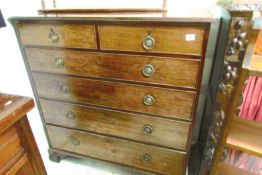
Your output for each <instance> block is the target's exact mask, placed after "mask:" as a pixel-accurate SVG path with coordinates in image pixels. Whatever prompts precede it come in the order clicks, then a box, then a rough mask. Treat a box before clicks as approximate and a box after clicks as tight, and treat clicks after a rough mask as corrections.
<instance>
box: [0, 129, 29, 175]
mask: <svg viewBox="0 0 262 175" xmlns="http://www.w3.org/2000/svg"><path fill="white" fill-rule="evenodd" d="M23 150H24V149H23V146H22V143H21V140H20V138H19V135H18V133H17V130H16V128H11V129H8V130H7V131H5V132H4V133H2V134H1V135H0V155H1V158H0V172H2V171H6V168H7V167H10V166H12V165H13V164H14V163H15V162H16V160H17V159H18V158H19V157H18V156H19V155H22V152H23Z"/></svg>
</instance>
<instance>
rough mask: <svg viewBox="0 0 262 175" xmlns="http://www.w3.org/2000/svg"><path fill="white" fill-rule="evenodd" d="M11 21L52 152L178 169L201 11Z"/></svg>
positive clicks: (203, 29) (200, 57)
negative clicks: (167, 16) (177, 15)
mask: <svg viewBox="0 0 262 175" xmlns="http://www.w3.org/2000/svg"><path fill="white" fill-rule="evenodd" d="M11 21H12V23H13V25H14V28H15V31H16V34H17V37H18V41H19V43H20V46H21V50H22V53H23V56H24V61H25V64H26V66H27V70H28V73H29V77H30V78H31V83H32V87H33V90H34V92H35V96H36V99H37V102H38V107H39V110H40V113H41V115H42V118H43V123H44V126H45V129H46V134H47V138H48V141H49V145H50V154H51V155H50V156H51V157H52V156H53V157H52V158H53V159H54V158H58V157H59V154H60V155H61V154H63V155H71V156H72V155H73V156H75V157H85V156H86V157H91V158H96V159H100V160H106V161H110V162H114V163H117V164H122V165H126V166H129V167H134V168H138V169H142V170H146V171H150V172H154V173H159V174H172V175H181V174H184V173H185V170H186V166H187V162H188V154H189V151H190V146H191V138H192V132H193V127H194V121H195V118H196V110H197V107H198V99H199V93H200V87H201V82H202V73H203V66H204V63H205V54H206V48H207V42H208V36H209V30H210V21H209V20H206V21H205V20H200V21H196V20H192V21H190V19H186V20H184V21H183V20H182V21H181V19H180V20H178V21H176V20H175V19H173V20H162V18H133V19H132V18H131V19H127V18H124V17H123V18H107V17H101V18H93V17H89V18H64V17H63V18H48V17H38V18H13V19H11ZM57 153H59V154H57Z"/></svg>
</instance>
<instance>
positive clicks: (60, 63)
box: [55, 57, 64, 67]
mask: <svg viewBox="0 0 262 175" xmlns="http://www.w3.org/2000/svg"><path fill="white" fill-rule="evenodd" d="M55 66H56V67H63V66H64V60H63V58H61V57H57V58H55Z"/></svg>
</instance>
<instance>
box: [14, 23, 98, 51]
mask: <svg viewBox="0 0 262 175" xmlns="http://www.w3.org/2000/svg"><path fill="white" fill-rule="evenodd" d="M17 28H18V31H19V34H20V39H21V42H22V44H24V45H35V46H56V47H72V48H88V49H96V48H97V45H96V35H95V26H92V25H81V24H55V25H52V24H22V23H21V24H17ZM51 30H52V31H53V32H55V33H56V34H57V35H58V37H59V41H58V42H54V43H52V42H49V34H50V33H52V32H50V31H51Z"/></svg>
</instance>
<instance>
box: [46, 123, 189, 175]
mask: <svg viewBox="0 0 262 175" xmlns="http://www.w3.org/2000/svg"><path fill="white" fill-rule="evenodd" d="M47 131H48V135H49V138H50V141H51V145H52V147H53V148H56V149H60V150H64V151H69V152H71V153H77V154H81V155H85V156H88V157H93V158H98V159H102V160H107V161H111V162H116V163H120V164H124V165H128V166H131V167H135V168H139V169H144V170H148V171H153V172H157V173H161V174H170V175H171V174H172V175H182V173H183V169H184V167H183V166H184V161H185V153H184V152H178V151H174V150H171V149H164V148H159V147H155V146H149V145H145V144H140V143H135V142H130V141H126V140H122V139H115V138H110V137H105V136H101V135H97V134H91V133H85V132H80V131H76V130H70V129H64V128H60V127H55V126H51V125H47Z"/></svg>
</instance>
